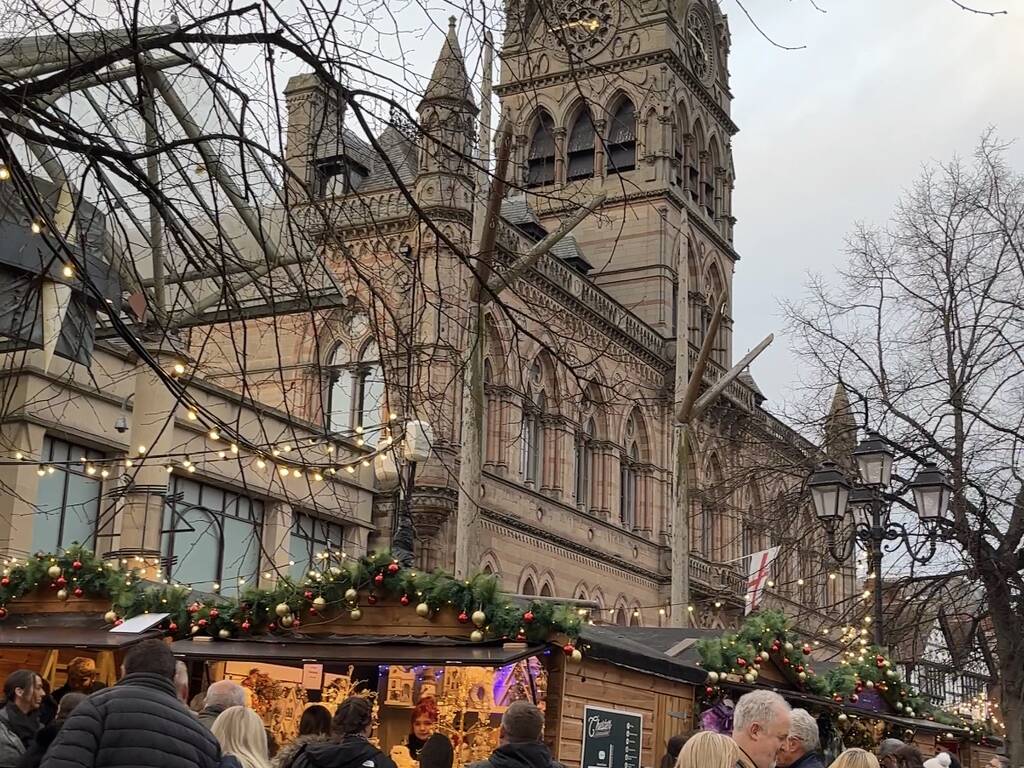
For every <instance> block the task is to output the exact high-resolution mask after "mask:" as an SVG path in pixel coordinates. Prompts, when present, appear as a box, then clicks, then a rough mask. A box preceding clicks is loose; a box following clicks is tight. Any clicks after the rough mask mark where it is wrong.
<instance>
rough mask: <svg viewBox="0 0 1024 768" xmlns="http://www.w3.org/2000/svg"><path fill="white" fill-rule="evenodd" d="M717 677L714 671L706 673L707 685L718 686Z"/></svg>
mask: <svg viewBox="0 0 1024 768" xmlns="http://www.w3.org/2000/svg"><path fill="white" fill-rule="evenodd" d="M718 680H719V676H718V673H717V672H715V671H713V670H712V671H711V672H708V685H718Z"/></svg>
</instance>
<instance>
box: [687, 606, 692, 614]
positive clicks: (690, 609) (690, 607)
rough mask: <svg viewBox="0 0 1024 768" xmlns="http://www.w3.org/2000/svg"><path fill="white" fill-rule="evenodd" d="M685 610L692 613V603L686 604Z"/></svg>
mask: <svg viewBox="0 0 1024 768" xmlns="http://www.w3.org/2000/svg"><path fill="white" fill-rule="evenodd" d="M686 610H688V611H689V612H690V613H693V606H692V605H688V606H686Z"/></svg>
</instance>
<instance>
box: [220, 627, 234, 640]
mask: <svg viewBox="0 0 1024 768" xmlns="http://www.w3.org/2000/svg"><path fill="white" fill-rule="evenodd" d="M217 637H219V638H220V639H221V640H227V639H228V638H229V637H231V630H229V629H222V630H221V631H220V632H218V633H217Z"/></svg>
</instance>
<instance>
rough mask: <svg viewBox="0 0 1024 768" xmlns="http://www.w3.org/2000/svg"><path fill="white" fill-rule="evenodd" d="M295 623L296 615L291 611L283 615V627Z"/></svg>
mask: <svg viewBox="0 0 1024 768" xmlns="http://www.w3.org/2000/svg"><path fill="white" fill-rule="evenodd" d="M294 623H295V617H294V616H292V615H291V614H290V613H289V614H286V615H284V616H282V617H281V626H282V627H290V626H291V625H292V624H294Z"/></svg>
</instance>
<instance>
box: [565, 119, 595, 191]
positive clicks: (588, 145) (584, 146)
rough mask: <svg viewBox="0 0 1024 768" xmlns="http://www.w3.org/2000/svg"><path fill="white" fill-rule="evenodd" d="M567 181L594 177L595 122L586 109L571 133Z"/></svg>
mask: <svg viewBox="0 0 1024 768" xmlns="http://www.w3.org/2000/svg"><path fill="white" fill-rule="evenodd" d="M566 151H567V154H568V161H569V162H568V164H567V167H566V179H568V180H569V181H572V180H573V179H589V178H590V177H591V176H593V175H594V121H593V120H591V119H590V110H588V109H586V108H584V109H583V111H581V112H580V114H579V117H577V118H576V122H575V123H574V124H573V126H572V131H571V132H570V133H569V146H568V148H567V150H566Z"/></svg>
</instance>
